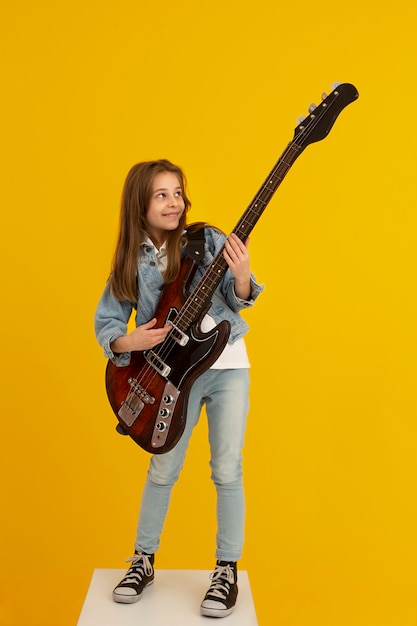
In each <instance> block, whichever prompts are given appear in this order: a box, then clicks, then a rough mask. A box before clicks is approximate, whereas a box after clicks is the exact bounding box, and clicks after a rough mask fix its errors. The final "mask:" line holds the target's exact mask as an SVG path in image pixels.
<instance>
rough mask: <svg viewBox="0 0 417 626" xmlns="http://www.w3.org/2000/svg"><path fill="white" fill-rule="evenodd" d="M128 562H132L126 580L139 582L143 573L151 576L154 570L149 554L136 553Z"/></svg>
mask: <svg viewBox="0 0 417 626" xmlns="http://www.w3.org/2000/svg"><path fill="white" fill-rule="evenodd" d="M126 563H132V565H131V566H130V568H129V570H128V572H127V573H126V576H125V581H126V582H130V580H132V582H139V581H141V580H142V578H143V575H144V574H146V576H151V575H152V572H153V567H152V563H151V561H150V559H149V556H148V555H147V554H135V555H134V556H131V557H129V558H128V559H126Z"/></svg>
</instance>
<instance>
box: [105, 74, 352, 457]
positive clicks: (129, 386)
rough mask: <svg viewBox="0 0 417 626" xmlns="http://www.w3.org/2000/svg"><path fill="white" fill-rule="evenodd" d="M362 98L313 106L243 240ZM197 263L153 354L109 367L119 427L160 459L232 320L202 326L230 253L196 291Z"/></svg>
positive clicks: (242, 230)
mask: <svg viewBox="0 0 417 626" xmlns="http://www.w3.org/2000/svg"><path fill="white" fill-rule="evenodd" d="M358 96H359V94H358V91H357V90H356V88H355V87H354V86H353V85H351V84H349V83H343V84H339V85H337V86H334V88H333V91H332V92H331V93H330V94H329V95H326V94H323V96H322V101H321V103H320V104H319V105H318V106H317V107H315V105H311V106H310V108H309V115H308V116H306V117H305V118H303V119H300V120H298V125H297V127H296V128H295V132H294V137H293V139H292V141H290V142H289V144H288V145H287V147H286V148H285V150H284V152H283V153H282V155H281V157H280V158H279V159H278V161H277V163H276V164H275V165H274V167H273V169H272V171H271V172H270V173H269V174H268V176H267V178H266V179H265V182H264V183H263V185H262V186H261V188H260V190H259V191H258V193H257V194H256V195H255V197H254V199H253V200H252V202H251V203H250V205H249V207H248V208H247V209H246V211H245V212H244V213H243V215H242V217H241V218H240V220H239V222H238V223H237V225H236V227H235V228H234V229H233V233H235V234H236V235H237V236H238V237H239V239H240V240H241V241H245V240H246V239H247V237H248V236H249V234H250V232H251V231H252V229H253V228H254V226H255V224H256V223H257V221H258V219H259V218H260V216H261V215H262V213H263V211H264V210H265V208H266V206H267V204H268V203H269V201H270V200H271V198H272V196H273V194H274V193H275V191H276V190H277V188H278V187H279V185H280V184H281V182H282V180H283V179H284V177H285V175H286V174H287V173H288V171H289V169H290V167H291V166H292V165H293V163H294V162H295V160H296V159H297V158H298V157H299V156H300V154H301V152H302V151H303V150H304V148H306V147H307V146H308V145H309V144H311V143H314V142H317V141H320V140H322V139H324V138H325V137H326V136H327V134H328V133H329V132H330V130H331V128H332V126H333V124H334V123H335V121H336V118H337V117H338V115H339V114H340V113H341V111H342V110H343V109H344V108H345V107H346V106H347V105H348V104H350V103H352V102H353V101H354V100H356V99H357V98H358ZM200 258H201V257H200ZM198 261H199V259H198V255H194V258H193V255H191V256H185V257H184V259H183V261H182V263H181V268H180V272H179V274H178V277H177V278H176V279H175V281H174V282H172V283H170V284H167V285H165V287H164V288H163V290H162V292H161V296H160V299H159V303H158V306H157V309H156V311H155V317H156V319H157V324H156V326H157V327H162V326H164V325H166V324H169V325H170V326H171V330H170V331H169V333H168V335H167V336H166V338H165V340H164V341H163V343H161V344H159V345H158V346H156V347H154V348H153V349H151V350H144V351H143V352H132V353H131V361H130V363H129V365H127V366H125V367H117V366H116V365H114V363H113V362H112V361H110V360H109V361H108V363H107V369H106V389H107V395H108V399H109V402H110V405H111V407H112V409H113V412H114V413H115V415H116V417H117V419H118V420H119V423H120V426H121V427H122V429H123V430H124V432H125V433H126V434H128V435H129V436H130V437H131V438H132V439H133V440H134V441H135V442H136V443H137V444H138V445H139V446H141V447H142V448H143V449H144V450H146V451H148V452H151V453H153V454H162V453H166V452H169V450H171V449H172V448H173V447H174V446H175V445H176V444H177V443H178V441H179V439H180V437H181V435H182V433H183V431H184V428H185V423H186V417H187V405H188V397H189V393H190V389H191V386H192V384H193V383H194V381H195V380H196V378H197V377H198V376H200V375H201V374H202V373H203V372H204V371H206V370H207V369H208V368H209V367H211V365H213V363H214V362H215V361H216V360H217V358H218V357H219V355H220V354H221V352H222V351H223V349H224V347H225V345H226V343H227V341H228V338H229V334H230V324H229V322H227V321H222V322H221V323H220V324H218V325H217V326H216V327H215V328H213V329H212V330H210V331H209V332H207V333H204V332H202V330H201V327H200V324H201V320H202V319H203V317H204V315H205V314H206V312H207V311H208V310H209V308H210V304H211V298H212V296H213V294H214V291H215V290H216V288H217V287H218V285H219V283H220V281H221V280H222V278H223V276H224V274H225V272H226V270H227V268H228V265H227V263H226V261H225V259H224V257H223V250H221V251H220V252H219V253H218V255H217V256H216V257H215V259H214V261H213V263H212V264H211V265H210V267H209V268H208V269H207V270H206V271H205V273H204V274H203V276H202V278H201V279H200V280H199V282H198V284H197V285H196V287H195V288H194V289H193V290H192V291H191V292H190V290H189V286H190V283H191V280H192V278H193V276H194V274H195V271H196V269H197V265H198Z"/></svg>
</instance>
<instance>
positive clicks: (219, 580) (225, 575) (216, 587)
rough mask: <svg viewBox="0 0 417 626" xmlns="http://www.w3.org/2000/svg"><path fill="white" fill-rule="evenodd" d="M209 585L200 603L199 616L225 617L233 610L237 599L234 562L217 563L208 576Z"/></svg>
mask: <svg viewBox="0 0 417 626" xmlns="http://www.w3.org/2000/svg"><path fill="white" fill-rule="evenodd" d="M210 578H211V581H212V583H211V585H210V589H209V590H208V591H207V593H206V595H205V597H204V600H203V602H202V603H201V607H200V611H201V615H206V616H207V617H226V615H230V613H231V612H232V611H233V609H234V608H235V604H236V598H237V569H236V562H233V563H231V562H230V561H217V563H216V569H215V570H214V572H212V573H211V574H210Z"/></svg>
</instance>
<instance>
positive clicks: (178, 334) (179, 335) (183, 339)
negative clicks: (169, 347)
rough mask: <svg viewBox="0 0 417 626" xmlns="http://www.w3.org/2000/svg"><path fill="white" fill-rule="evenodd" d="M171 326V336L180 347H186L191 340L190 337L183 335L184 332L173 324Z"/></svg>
mask: <svg viewBox="0 0 417 626" xmlns="http://www.w3.org/2000/svg"><path fill="white" fill-rule="evenodd" d="M169 324H171V326H172V330H171V332H170V333H169V336H170V337H172V339H174V341H176V342H177V343H178V344H179V345H180V346H186V345H187V343H188V342H189V340H190V338H189V336H188V335H186V334H185V333H183V332H182V330H180V329H179V328H178V326H175V324H173V323H172V322H169Z"/></svg>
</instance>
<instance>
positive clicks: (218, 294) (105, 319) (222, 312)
mask: <svg viewBox="0 0 417 626" xmlns="http://www.w3.org/2000/svg"><path fill="white" fill-rule="evenodd" d="M205 238H206V241H205V253H204V258H203V260H202V261H200V263H199V264H198V266H197V269H196V272H195V275H194V277H193V279H192V282H191V286H190V289H191V290H192V289H193V288H194V287H195V286H196V285H197V283H198V281H199V280H200V278H201V277H202V276H203V274H204V273H205V271H206V270H207V269H208V267H209V266H210V264H211V263H212V262H213V260H214V258H215V257H216V256H217V254H218V252H220V250H221V249H222V248H223V245H224V242H225V235H224V234H223V233H222V232H221V231H219V230H217V229H215V228H212V227H206V228H205ZM183 254H185V250H184V253H183ZM163 284H164V280H163V277H162V275H161V274H160V272H159V270H158V264H157V259H156V256H155V248H154V247H153V246H150V245H149V244H147V243H143V244H142V245H141V248H140V251H139V255H138V293H139V297H138V301H137V305H136V307H133V305H132V303H130V302H128V301H122V302H121V301H119V300H117V299H116V298H114V296H113V295H112V294H111V292H110V290H109V288H108V285H106V288H105V290H104V292H103V295H102V296H101V299H100V301H99V304H98V306H97V310H96V315H95V332H96V337H97V341H98V343H99V344H100V345H101V346H102V348H103V349H104V356H105V357H106V358H108V359H112V361H113V362H114V363H115V364H116V365H118V366H125V365H128V364H129V362H130V353H129V352H126V353H123V354H115V353H113V352H112V350H111V348H110V344H111V343H112V342H113V341H115V340H116V339H117V338H118V337H121V336H123V335H125V334H126V332H127V323H128V320H129V318H130V316H131V314H132V310H133V308H136V319H135V321H136V326H140V325H142V324H145V323H146V322H148V321H149V320H150V319H152V318H153V317H154V313H155V310H156V306H157V303H158V299H159V296H160V293H161V292H160V287H162V286H163ZM263 289H264V287H263V286H262V285H259V284H258V283H257V282H256V279H255V277H254V276H253V274H252V275H251V295H250V299H249V300H242V299H241V298H238V297H237V296H236V294H235V290H234V277H233V275H232V273H231V272H230V270H229V269H228V270H227V271H226V273H225V275H224V276H223V278H222V280H221V282H220V284H219V286H218V287H217V289H216V291H215V292H214V294H213V297H212V304H211V307H210V309H209V311H208V313H209V315H211V317H213V319H214V320H215V322H216V323H217V324H218V323H219V322H221V321H222V320H228V321H229V322H230V324H231V333H230V338H229V342H231V343H234V342H235V341H236V339H239V338H240V337H243V335H245V334H246V332H247V330H248V324H247V323H246V321H245V320H244V319H243V318H242V317H241V316H240V315H239V311H241V310H242V309H245V308H248V307H251V306H252V305H253V303H254V301H255V299H256V298H257V297H258V295H259V294H260V293H261V292H262V291H263Z"/></svg>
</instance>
